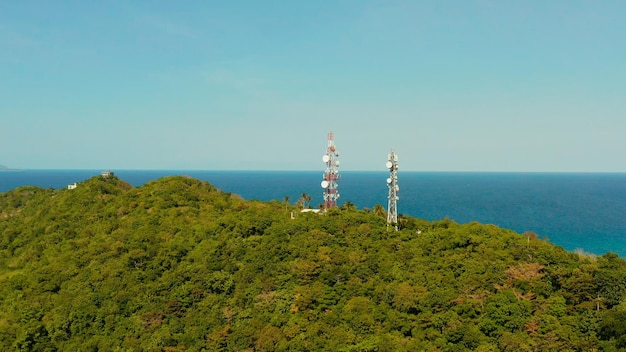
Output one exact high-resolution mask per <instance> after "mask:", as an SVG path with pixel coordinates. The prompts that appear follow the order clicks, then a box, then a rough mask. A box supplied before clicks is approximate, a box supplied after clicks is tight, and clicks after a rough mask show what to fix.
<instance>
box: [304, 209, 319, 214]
mask: <svg viewBox="0 0 626 352" xmlns="http://www.w3.org/2000/svg"><path fill="white" fill-rule="evenodd" d="M320 211H321V209H310V208H307V209H302V210H300V212H301V213H315V214H318V213H319V212H320Z"/></svg>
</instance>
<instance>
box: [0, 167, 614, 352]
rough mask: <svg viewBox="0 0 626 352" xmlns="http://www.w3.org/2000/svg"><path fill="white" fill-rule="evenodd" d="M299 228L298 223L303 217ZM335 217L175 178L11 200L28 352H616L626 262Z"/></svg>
mask: <svg viewBox="0 0 626 352" xmlns="http://www.w3.org/2000/svg"><path fill="white" fill-rule="evenodd" d="M292 213H294V214H297V215H296V216H295V217H292V216H291V214H292ZM399 223H400V226H401V229H400V231H397V232H396V231H387V226H386V222H385V219H384V217H381V216H380V214H377V212H376V211H374V212H368V211H363V210H357V209H355V207H353V206H352V205H351V204H349V205H346V206H344V207H342V208H335V209H331V210H330V211H328V212H326V213H325V214H323V215H319V214H314V213H311V212H309V213H300V212H298V211H297V209H296V207H294V206H291V205H289V203H288V200H286V201H284V202H283V201H273V202H259V201H247V200H242V199H241V198H240V197H237V196H234V195H232V194H229V193H224V192H220V191H218V190H217V189H216V188H215V187H213V186H212V185H210V184H208V183H206V182H200V181H198V180H194V179H190V178H185V177H168V178H164V179H160V180H157V181H153V182H150V183H148V184H146V185H144V186H141V187H137V188H133V187H131V186H130V185H129V184H127V183H125V182H123V181H122V180H119V179H117V178H115V177H111V178H103V177H94V178H92V179H90V180H87V181H85V182H82V183H80V184H79V185H78V187H77V188H76V189H73V190H66V189H63V190H53V189H41V188H36V187H21V188H18V189H15V190H12V191H10V192H7V193H2V194H0V346H9V347H7V350H16V351H317V350H328V351H331V350H332V351H421V350H439V351H473V350H477V351H556V350H559V351H591V350H603V351H617V350H620V349H626V323H625V321H626V302H624V297H625V295H626V262H625V261H624V260H622V259H621V258H619V257H617V256H616V255H614V254H610V253H609V254H606V255H603V256H600V257H597V258H596V257H594V256H590V255H583V254H577V253H571V252H567V251H565V250H563V249H562V248H560V247H556V246H554V245H552V244H550V243H548V242H546V241H543V240H540V239H537V238H536V236H533V235H532V234H524V235H520V234H517V233H514V232H512V231H509V230H506V229H502V228H498V227H496V226H493V225H483V224H478V223H470V224H457V223H455V222H453V221H451V220H449V219H444V220H441V221H435V222H429V221H425V220H420V219H415V218H411V217H407V216H402V217H401V218H400V219H399Z"/></svg>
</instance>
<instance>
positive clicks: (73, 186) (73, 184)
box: [67, 182, 78, 189]
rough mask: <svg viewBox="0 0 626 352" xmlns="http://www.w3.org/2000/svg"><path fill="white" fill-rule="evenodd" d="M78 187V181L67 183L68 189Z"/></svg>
mask: <svg viewBox="0 0 626 352" xmlns="http://www.w3.org/2000/svg"><path fill="white" fill-rule="evenodd" d="M76 187H78V184H77V183H76V182H74V183H70V184H69V185H67V189H74V188H76Z"/></svg>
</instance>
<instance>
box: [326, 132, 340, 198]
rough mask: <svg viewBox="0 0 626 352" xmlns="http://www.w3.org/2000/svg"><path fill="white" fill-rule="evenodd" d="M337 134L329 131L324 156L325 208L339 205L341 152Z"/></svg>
mask: <svg viewBox="0 0 626 352" xmlns="http://www.w3.org/2000/svg"><path fill="white" fill-rule="evenodd" d="M334 139H335V136H334V135H333V133H332V132H329V133H328V147H327V148H326V154H324V156H323V157H322V161H323V162H324V163H325V164H326V171H325V172H324V179H323V180H322V188H323V189H324V209H330V208H332V207H336V206H337V199H339V192H338V191H337V180H339V170H338V168H339V160H337V159H338V158H339V152H338V151H337V149H335V140H334Z"/></svg>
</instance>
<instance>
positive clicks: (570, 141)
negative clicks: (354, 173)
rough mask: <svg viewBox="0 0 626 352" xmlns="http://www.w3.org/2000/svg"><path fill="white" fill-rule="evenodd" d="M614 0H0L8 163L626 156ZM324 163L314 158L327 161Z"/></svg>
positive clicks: (239, 164) (471, 165)
mask: <svg viewBox="0 0 626 352" xmlns="http://www.w3.org/2000/svg"><path fill="white" fill-rule="evenodd" d="M625 13H626V2H624V1H593V2H592V1H576V0H572V1H491V0H481V1H460V0H459V1H445V0H444V1H341V0H337V1H324V0H322V1H271V0H270V1H101V2H86V1H78V0H76V1H64V0H59V1H4V2H0V97H1V98H0V164H3V165H7V166H10V167H14V168H75V169H92V168H94V169H105V168H106V169H207V170H212V169H224V170H264V169H270V170H318V169H319V170H322V169H323V166H324V165H323V163H322V160H321V157H322V155H323V154H324V152H325V148H326V136H327V133H328V132H329V131H331V130H332V131H333V132H334V133H335V142H336V145H337V148H338V150H339V151H340V152H341V165H342V169H343V170H384V165H385V162H386V157H387V153H388V152H389V151H390V149H391V148H394V149H395V151H396V152H397V153H398V155H399V164H400V168H401V170H415V171H547V172H552V171H555V172H562V171H585V172H586V171H589V172H626V162H625V161H626V160H625V159H626V158H625V157H624V156H623V155H624V151H626V138H624V136H623V134H624V131H626V83H625V82H626V45H625V44H624V38H626V21H624V20H623V16H624V14H625ZM320 172H321V171H320Z"/></svg>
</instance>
